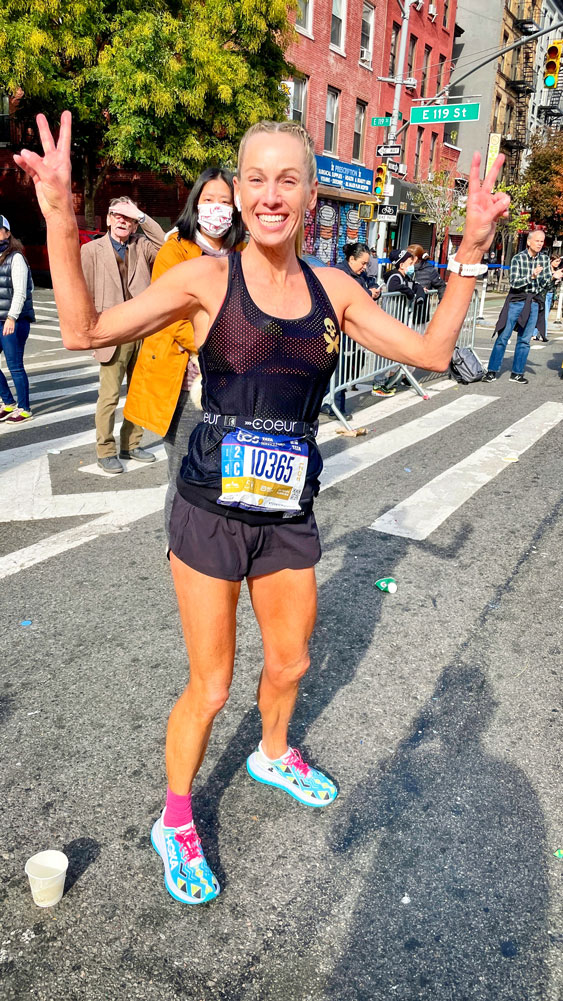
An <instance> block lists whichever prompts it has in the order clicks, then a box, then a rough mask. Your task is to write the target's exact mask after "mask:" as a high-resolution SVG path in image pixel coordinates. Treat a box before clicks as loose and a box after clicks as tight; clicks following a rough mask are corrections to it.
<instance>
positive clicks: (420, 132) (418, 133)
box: [414, 126, 424, 181]
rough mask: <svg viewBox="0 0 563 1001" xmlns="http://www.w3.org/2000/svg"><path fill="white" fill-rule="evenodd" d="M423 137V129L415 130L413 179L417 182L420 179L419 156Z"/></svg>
mask: <svg viewBox="0 0 563 1001" xmlns="http://www.w3.org/2000/svg"><path fill="white" fill-rule="evenodd" d="M423 136H424V129H423V128H420V126H419V128H418V129H417V130H416V146H415V150H414V179H415V181H417V180H418V178H419V177H420V154H421V153H422V139H423Z"/></svg>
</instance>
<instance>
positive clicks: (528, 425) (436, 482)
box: [370, 403, 563, 540]
mask: <svg viewBox="0 0 563 1001" xmlns="http://www.w3.org/2000/svg"><path fill="white" fill-rule="evenodd" d="M562 420H563V404H561V403H544V404H542V406H541V407H538V408H537V410H533V411H532V412H531V413H530V414H527V416H526V417H523V418H522V419H521V420H519V421H516V423H515V424H512V425H511V427H509V428H506V430H505V431H503V432H502V434H499V435H497V437H496V438H492V439H491V441H489V442H488V443H487V444H486V445H483V447H482V448H479V449H477V451H476V452H473V453H472V454H471V455H468V456H467V458H466V459H463V460H462V461H461V462H458V463H457V464H456V465H455V466H451V467H450V468H449V469H447V470H446V471H445V472H443V473H441V474H440V476H436V477H435V478H434V479H433V480H431V481H430V483H427V484H426V486H424V487H421V489H420V490H417V491H416V492H415V493H414V494H411V496H410V497H408V498H407V499H406V500H404V501H402V502H401V503H400V504H397V505H396V507H394V508H392V509H391V510H390V511H387V512H386V513H385V514H383V515H382V516H381V517H380V518H378V519H377V521H374V523H373V524H372V525H370V528H373V529H374V530H375V531H377V532H386V533H387V534H389V535H400V536H402V537H403V538H406V539H417V540H422V539H427V538H428V536H429V535H431V533H432V532H434V531H435V530H436V529H437V528H438V527H439V526H440V525H441V524H442V522H443V521H445V520H446V518H449V517H450V515H452V514H453V513H454V511H456V510H457V508H458V507H460V506H461V505H462V504H465V502H466V501H467V500H469V498H470V497H472V496H473V494H475V493H476V492H477V491H478V490H480V489H481V487H483V486H485V484H487V483H489V481H490V480H492V479H494V477H495V476H498V474H499V473H501V472H502V471H503V470H504V469H507V468H508V467H509V466H510V462H507V459H509V458H513V459H518V458H519V456H521V455H522V454H523V453H524V452H526V451H527V450H528V449H529V448H531V447H532V445H534V444H535V443H536V442H537V441H538V440H539V439H540V438H542V437H543V435H544V434H547V432H548V431H551V430H552V428H554V427H556V425H557V424H559V423H560V421H562Z"/></svg>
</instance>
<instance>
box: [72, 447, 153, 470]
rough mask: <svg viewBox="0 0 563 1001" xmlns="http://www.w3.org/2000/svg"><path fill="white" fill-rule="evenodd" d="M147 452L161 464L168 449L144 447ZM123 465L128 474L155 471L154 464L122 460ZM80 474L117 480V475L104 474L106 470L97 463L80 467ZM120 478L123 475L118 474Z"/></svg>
mask: <svg viewBox="0 0 563 1001" xmlns="http://www.w3.org/2000/svg"><path fill="white" fill-rule="evenodd" d="M143 448H144V449H145V451H146V452H152V453H153V455H154V456H155V457H156V461H157V462H161V461H162V460H163V459H165V458H166V449H165V448H164V445H163V444H162V443H159V444H157V445H143ZM119 461H120V463H121V465H122V466H123V468H124V471H125V472H126V473H141V472H142V471H143V469H154V462H136V461H135V459H120V460H119ZM78 472H79V473H92V474H93V475H94V476H105V477H106V478H107V477H108V476H111V477H112V479H115V473H104V470H103V469H101V468H100V466H98V463H97V462H93V463H92V464H91V465H89V466H79V468H78ZM117 475H118V476H122V475H123V474H122V473H118V474H117Z"/></svg>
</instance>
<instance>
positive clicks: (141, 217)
mask: <svg viewBox="0 0 563 1001" xmlns="http://www.w3.org/2000/svg"><path fill="white" fill-rule="evenodd" d="M146 218H147V217H146V215H145V213H144V212H143V214H142V215H140V216H139V218H138V219H137V222H138V223H139V226H142V225H143V223H144V221H145V219H146Z"/></svg>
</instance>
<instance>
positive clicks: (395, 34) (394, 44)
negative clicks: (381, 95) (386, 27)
mask: <svg viewBox="0 0 563 1001" xmlns="http://www.w3.org/2000/svg"><path fill="white" fill-rule="evenodd" d="M400 33H401V27H400V25H399V24H395V22H393V27H392V28H391V47H390V51H389V76H395V73H396V70H397V48H398V45H399V35H400Z"/></svg>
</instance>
